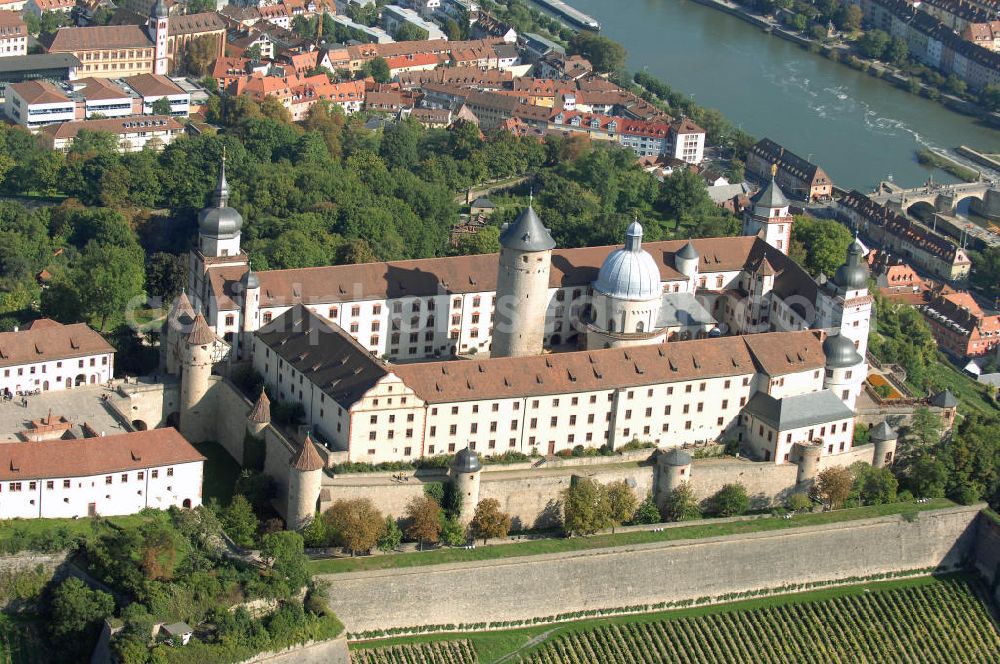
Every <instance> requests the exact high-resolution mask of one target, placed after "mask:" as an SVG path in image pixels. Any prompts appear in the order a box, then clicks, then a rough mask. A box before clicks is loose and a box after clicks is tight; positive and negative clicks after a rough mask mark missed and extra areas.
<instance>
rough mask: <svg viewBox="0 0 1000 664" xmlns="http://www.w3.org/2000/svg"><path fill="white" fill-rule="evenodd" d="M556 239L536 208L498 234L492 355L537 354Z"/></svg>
mask: <svg viewBox="0 0 1000 664" xmlns="http://www.w3.org/2000/svg"><path fill="white" fill-rule="evenodd" d="M555 246H556V243H555V240H553V239H552V235H550V234H549V231H548V229H547V228H545V226H543V225H542V221H541V219H539V218H538V215H537V214H535V210H534V208H532V207H531V205H530V204H529V205H528V208H527V209H526V210H525V211H524V212H522V213H521V216H519V217H518V218H517V220H516V221H514V223H513V224H510V225H508V226H506V227H504V229H503V231H501V233H500V261H499V262H500V266H499V272H498V274H497V295H496V303H495V306H494V325H493V346H492V350H491V354H492V356H493V357H521V356H525V355H539V354H541V352H542V344H543V341H544V339H545V312H546V310H547V309H548V306H549V269H550V267H551V265H552V249H553V248H555Z"/></svg>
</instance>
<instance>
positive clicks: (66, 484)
mask: <svg viewBox="0 0 1000 664" xmlns="http://www.w3.org/2000/svg"><path fill="white" fill-rule="evenodd" d="M173 475H174V469H173V468H167V477H173ZM149 476H150V478H151V479H154V480H155V479H156V478H158V477H159V476H160V471H159V469H153V470H151V471H149ZM128 477H129V474H128V473H122V474H121V483H122V484H125V483H127V482H128ZM135 479H136V480H138V481H141V480H144V479H146V473H145V471H142V470H140V471H138V472H136V474H135ZM104 483H105V484H113V483H114V476H113V475H105V476H104ZM23 485H24V483H23V482H8V483H7V489H8V490H9V491H12V492H15V493H16V492H18V491H21V490H22V488H23ZM71 486H72V480H63V481H62V488H64V489H69V488H71ZM2 488H3V485H2V484H0V489H2ZM45 488H46V489H55V488H56V482H55V480H45ZM37 489H38V481H37V480H31V481H29V482H28V491H35V490H37Z"/></svg>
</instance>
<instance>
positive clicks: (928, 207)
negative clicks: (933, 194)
mask: <svg viewBox="0 0 1000 664" xmlns="http://www.w3.org/2000/svg"><path fill="white" fill-rule="evenodd" d="M906 212H907V214H909V215H910V216H911V217H913V218H915V219H919V220H920V221H923V222H925V223H929V222H930V221H931V220H933V218H934V213H935V212H937V208H935V207H934V205H933V204H931V203H928V202H927V201H917V202H916V203H914V204H913V205H910V206H909V207H907V208H906Z"/></svg>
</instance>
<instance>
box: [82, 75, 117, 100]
mask: <svg viewBox="0 0 1000 664" xmlns="http://www.w3.org/2000/svg"><path fill="white" fill-rule="evenodd" d="M73 90H74V92H76V93H77V94H78V95H80V96H81V97H83V98H84V99H87V100H92V101H98V100H107V99H127V98H129V97H130V95H129V93H128V92H126V91H125V90H122V89H121V88H120V87H118V86H117V85H115V84H114V83H112V82H111V81H109V80H108V79H106V78H92V77H88V78H81V79H77V80H76V81H73Z"/></svg>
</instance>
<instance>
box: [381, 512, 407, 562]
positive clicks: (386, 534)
mask: <svg viewBox="0 0 1000 664" xmlns="http://www.w3.org/2000/svg"><path fill="white" fill-rule="evenodd" d="M402 543H403V531H402V530H400V528H399V524H398V523H396V520H395V519H394V518H392V515H391V514H389V515H388V516H386V517H385V530H384V531H383V534H382V537H380V538H379V540H378V544H377V546H378V550H379V551H381V552H382V553H391V552H393V551H396V550H397V549H399V545H400V544H402Z"/></svg>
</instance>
